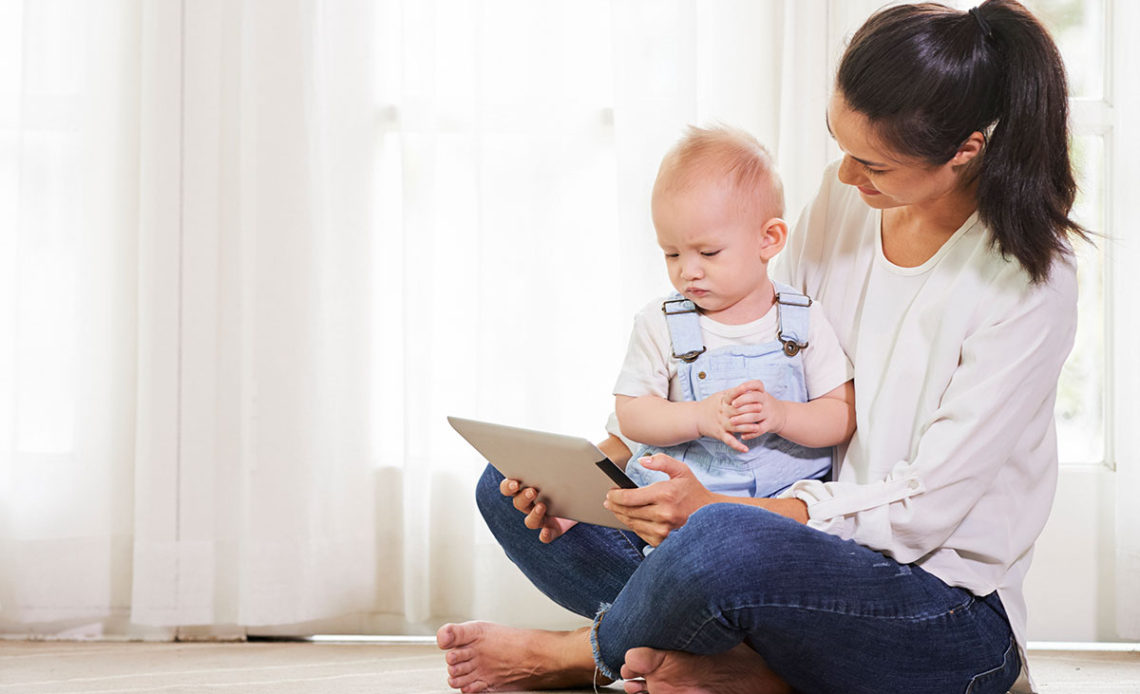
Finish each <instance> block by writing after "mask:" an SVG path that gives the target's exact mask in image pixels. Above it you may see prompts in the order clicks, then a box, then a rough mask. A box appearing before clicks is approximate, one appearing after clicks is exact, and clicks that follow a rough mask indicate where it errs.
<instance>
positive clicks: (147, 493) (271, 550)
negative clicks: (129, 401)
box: [132, 0, 377, 626]
mask: <svg viewBox="0 0 1140 694" xmlns="http://www.w3.org/2000/svg"><path fill="white" fill-rule="evenodd" d="M148 10H150V11H155V12H163V10H167V11H168V12H169V15H165V14H164V15H163V16H162V17H160V18H157V20H156V23H155V29H156V31H157V32H160V33H161V32H165V31H169V33H170V34H171V35H169V36H167V35H160V36H156V39H157V40H159V41H161V42H163V43H168V42H172V41H175V40H177V41H179V42H180V43H181V56H182V59H181V61H180V62H181V65H180V69H179V71H178V72H177V73H176V72H174V70H173V69H172V68H171V69H168V70H163V71H162V73H161V74H158V73H154V74H153V77H154V78H155V79H154V81H153V82H154V84H153V86H154V91H153V92H152V93H149V95H150V96H152V97H154V98H152V99H144V115H143V117H144V120H147V119H150V120H151V121H153V124H154V128H155V129H156V130H164V129H168V130H169V132H166V133H165V134H164V135H163V136H161V137H160V138H158V141H157V142H155V143H154V144H155V148H154V149H153V150H150V149H144V161H146V160H148V159H150V160H151V161H153V162H154V163H155V165H156V166H159V167H167V168H168V169H169V174H170V175H169V176H162V175H159V176H153V177H144V189H143V192H142V197H143V199H144V200H145V199H148V198H150V197H151V195H152V194H153V199H159V200H161V199H163V198H164V197H165V195H164V194H165V193H167V192H169V193H170V194H171V195H176V196H177V197H178V199H179V204H178V205H177V206H166V205H161V206H157V209H155V210H154V214H155V217H154V218H148V219H145V220H144V225H143V228H142V234H141V235H142V237H143V238H148V239H149V240H150V243H148V246H147V249H146V250H147V252H145V253H143V254H142V255H141V257H140V273H141V274H142V275H143V276H144V282H143V283H142V284H143V285H145V286H147V287H150V288H152V289H159V290H160V291H156V292H154V293H153V295H152V296H151V297H150V298H149V299H148V300H147V301H146V303H145V305H144V306H145V308H144V310H143V311H142V312H141V313H140V320H139V336H140V344H141V345H142V346H143V348H144V349H146V350H147V351H148V352H149V353H151V354H153V355H154V359H153V361H152V362H149V363H151V364H152V365H153V366H154V367H155V369H154V371H153V372H146V371H143V372H141V373H140V380H141V381H142V382H143V383H144V384H145V385H148V386H150V388H149V389H148V388H146V387H144V388H143V389H142V390H141V391H140V403H139V409H140V413H142V412H146V413H149V414H148V416H149V417H153V418H154V420H153V421H149V422H148V423H147V426H144V427H140V430H141V437H140V445H139V455H138V457H137V459H136V495H137V497H138V498H139V499H140V503H138V504H137V505H136V517H135V530H136V535H135V555H134V561H135V576H136V580H135V582H134V594H133V600H132V608H133V620H134V621H135V622H138V623H143V624H162V625H186V624H240V625H245V626H254V625H264V624H281V623H295V622H305V621H309V620H313V619H317V618H322V617H327V616H330V615H338V614H345V613H351V612H359V611H365V610H368V609H370V608H371V606H372V603H373V597H374V592H375V575H376V568H377V567H376V566H375V565H374V563H373V556H374V553H375V540H374V526H373V503H374V500H373V489H372V484H373V479H372V468H373V465H374V462H375V461H374V460H373V458H372V455H371V452H370V447H369V429H368V427H369V420H370V417H371V402H370V397H369V392H368V383H369V374H370V371H371V369H372V363H371V361H370V353H371V350H372V336H371V334H370V322H369V317H370V315H371V311H372V308H371V292H370V274H369V273H370V271H371V269H372V268H371V264H370V258H371V254H372V240H371V233H372V227H371V203H370V199H369V196H370V194H371V189H372V186H371V170H372V159H371V156H370V154H369V152H368V150H367V147H366V145H367V143H368V142H369V141H370V140H371V138H372V136H373V121H372V118H371V106H372V104H371V100H370V98H369V93H370V86H371V66H372V61H371V54H370V42H369V36H368V34H367V30H368V28H369V23H368V22H367V21H361V20H365V19H366V18H367V12H368V5H367V3H364V2H358V3H349V2H329V3H323V2H315V1H314V2H296V3H289V4H281V3H277V2H266V1H248V2H242V3H228V2H221V1H220V0H219V1H218V2H195V3H185V4H182V5H177V4H175V3H171V6H169V7H165V8H161V9H159V8H157V6H156V5H149V6H148ZM176 10H177V12H176ZM173 25H177V26H176V27H175V26H173ZM175 29H177V31H176V30H175ZM158 69H159V70H161V66H159V67H158ZM148 74H150V73H148ZM159 92H166V93H165V94H160V93H159ZM172 100H175V101H177V102H180V103H181V109H180V117H177V118H171V117H169V114H168V113H167V112H166V108H167V104H169V103H170V102H171V101H172ZM144 130H145V127H144ZM172 141H175V142H177V143H178V148H177V149H176V150H175V149H173V148H170V147H168V146H167V145H169V144H170V143H171V142H172ZM168 154H169V155H171V157H170V158H167V156H166V155H168ZM175 154H177V156H173V155H175ZM140 293H142V290H141V289H140Z"/></svg>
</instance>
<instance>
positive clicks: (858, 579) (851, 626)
mask: <svg viewBox="0 0 1140 694" xmlns="http://www.w3.org/2000/svg"><path fill="white" fill-rule="evenodd" d="M500 480H502V476H501V475H500V474H499V473H498V472H497V471H496V470H495V469H494V468H492V467H489V466H488V468H487V470H486V471H485V472H484V474H483V477H482V479H481V480H480V481H479V485H478V489H477V492H476V500H477V502H478V505H479V509H480V511H481V512H482V514H483V517H484V518H485V519H486V521H487V525H488V526H489V527H490V529H491V532H492V533H493V534H494V535H495V537H496V539H497V540H498V541H499V544H501V545H502V547H503V549H504V550H505V551H506V553H507V556H508V557H509V558H510V559H511V561H513V562H514V563H515V564H516V565H517V566H518V567H519V568H520V569H521V570H522V571H523V573H524V574H526V576H527V577H528V578H529V579H530V580H531V582H532V583H534V585H535V586H536V587H537V588H538V589H539V590H541V591H542V592H543V593H545V594H546V595H547V596H549V597H550V599H552V600H554V601H555V602H556V603H558V604H559V605H562V606H563V607H565V608H567V609H569V610H571V611H573V612H576V613H578V614H580V615H583V616H585V617H592V618H594V620H595V626H594V633H593V638H594V650H595V655H596V659H597V663H598V667H599V669H601V671H602V672H603V673H605V674H606V675H608V676H610V677H615V676H616V675H617V673H619V672H620V670H621V666H622V664H623V662H624V658H625V652H626V651H627V650H628V649H630V648H634V647H637V646H650V647H653V648H660V649H667V650H680V651H687V652H690V653H698V654H713V653H721V652H723V651H727V650H729V649H731V648H732V647H734V646H736V645H737V644H739V643H741V642H744V643H746V644H747V645H748V646H750V647H751V648H753V649H754V650H755V651H756V652H757V653H759V654H760V655H761V656H762V657H763V658H764V660H765V661H766V662H767V663H768V665H769V667H771V668H772V670H774V671H775V672H776V673H778V674H779V675H780V676H781V677H783V678H784V680H785V681H787V682H788V684H790V685H791V686H792V687H793V688H794V689H796V690H797V691H799V692H802V693H804V694H816V693H830V692H843V693H845V694H858V693H860V692H867V693H874V694H884V693H887V692H906V693H907V694H923V693H927V692H929V693H930V694H935V693H937V694H943V693H946V692H961V693H967V694H990V693H995V692H996V693H999V694H1000V693H1003V692H1005V691H1007V690H1008V689H1009V687H1010V686H1011V685H1012V684H1013V682H1014V680H1016V679H1017V675H1018V673H1019V672H1020V668H1021V663H1020V659H1019V656H1018V652H1017V646H1016V644H1015V643H1014V640H1013V635H1012V632H1011V630H1010V626H1009V621H1008V620H1007V618H1006V615H1005V609H1004V608H1003V607H1002V604H1001V601H1000V600H999V599H998V597H997V594H996V593H991V594H990V595H987V596H985V597H977V596H975V595H973V594H971V593H970V592H969V591H967V590H964V589H962V588H953V587H950V586H948V585H946V584H945V583H943V582H942V580H941V579H939V578H937V577H935V576H933V575H931V574H929V573H927V572H925V571H923V570H922V569H921V568H919V567H917V566H914V565H907V564H899V563H898V562H896V561H894V560H892V559H890V558H889V557H886V556H884V555H882V554H880V553H878V552H875V551H872V550H870V549H867V548H866V547H863V546H861V545H858V544H856V543H854V542H851V541H848V540H842V539H839V538H837V537H834V536H832V535H829V534H827V533H823V532H820V531H817V530H814V529H811V528H808V527H806V526H803V525H800V524H799V523H796V522H794V521H792V520H789V519H787V518H784V517H782V516H779V515H776V514H773V513H770V512H768V511H765V510H763V509H759V508H756V507H753V506H745V505H741V504H713V505H711V506H706V507H705V508H702V509H701V510H699V511H697V512H696V513H694V514H693V515H692V516H691V517H690V518H689V521H688V522H687V523H686V524H685V526H684V527H682V528H681V529H679V530H676V531H674V532H673V533H672V534H671V535H670V536H669V537H668V538H667V539H666V540H665V541H664V542H663V543H661V545H660V546H659V547H657V548H656V550H655V551H653V552H651V553H650V554H649V556H648V557H645V556H643V555H642V553H641V549H642V548H644V546H645V543H644V542H643V541H642V540H641V539H639V538H638V537H637V536H636V535H634V534H633V533H630V532H626V531H619V530H614V529H612V528H603V527H599V526H595V525H587V524H578V525H576V526H574V527H573V528H571V529H570V530H569V531H567V533H566V534H565V535H563V536H562V537H560V538H559V539H557V540H555V541H554V542H552V543H550V544H549V545H546V544H542V543H541V542H539V541H538V537H537V535H538V533H537V531H534V530H528V529H527V528H526V526H524V525H523V516H522V514H521V513H519V512H518V511H517V510H515V508H514V507H513V506H512V505H511V501H510V499H509V498H508V497H505V496H503V495H501V494H500V493H499V481H500Z"/></svg>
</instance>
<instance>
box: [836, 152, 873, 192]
mask: <svg viewBox="0 0 1140 694" xmlns="http://www.w3.org/2000/svg"><path fill="white" fill-rule="evenodd" d="M839 181H840V183H846V184H847V185H849V186H857V185H860V184H863V183H866V182H867V177H866V176H865V175H863V173H862V172H861V171H860V170H859V162H857V161H855V160H854V159H852V158H851V155H848V154H844V155H843V160H842V161H841V162H839Z"/></svg>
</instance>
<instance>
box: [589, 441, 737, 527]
mask: <svg viewBox="0 0 1140 694" xmlns="http://www.w3.org/2000/svg"><path fill="white" fill-rule="evenodd" d="M641 464H642V466H644V467H645V468H646V469H647V470H659V471H661V472H664V473H665V474H667V475H669V479H667V480H663V481H661V482H654V483H653V484H651V485H649V486H647V487H640V488H638V489H611V490H610V492H609V493H608V494H606V503H605V507H606V508H608V509H609V510H610V511H611V512H612V513H613V514H614V516H616V517H617V519H618V520H620V521H621V522H622V523H625V524H626V525H627V526H629V528H630V529H631V530H633V532H635V533H637V535H638V536H639V537H640V538H641V539H643V540H645V541H646V542H648V543H649V544H650V545H652V546H654V547H656V546H657V545H659V544H661V543H662V541H664V540H665V538H666V537H668V536H669V533H671V532H673V531H674V530H676V529H677V528H680V527H681V526H682V525H684V524H685V522H686V521H688V520H689V516H691V515H692V514H693V513H694V512H695V511H696V510H697V509H699V508H701V507H702V506H707V505H708V504H711V503H715V502H717V501H719V500H720V499H719V498H718V496H717V495H716V494H714V493H712V492H710V491H709V490H708V489H707V488H705V486H704V485H703V484H701V482H700V480H698V479H697V478H696V476H695V475H693V471H692V470H690V469H689V466H688V465H685V464H684V463H682V462H681V461H679V460H676V459H674V458H670V457H669V456H667V455H665V454H663V453H658V454H657V455H654V456H653V457H651V458H643V459H642V460H641Z"/></svg>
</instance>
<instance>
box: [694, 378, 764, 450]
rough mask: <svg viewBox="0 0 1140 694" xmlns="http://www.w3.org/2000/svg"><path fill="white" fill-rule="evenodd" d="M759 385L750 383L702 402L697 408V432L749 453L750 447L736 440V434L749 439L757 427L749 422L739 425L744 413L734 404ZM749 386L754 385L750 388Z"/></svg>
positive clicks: (754, 382) (714, 395)
mask: <svg viewBox="0 0 1140 694" xmlns="http://www.w3.org/2000/svg"><path fill="white" fill-rule="evenodd" d="M758 383H760V382H759V381H749V382H748V383H744V384H741V385H739V386H736V387H735V388H729V389H727V390H722V391H720V392H719V393H714V394H712V395H710V396H709V397H707V398H705V399H704V400H701V401H700V402H699V403H698V407H697V413H698V414H697V431H698V432H699V433H700V435H701V436H708V437H709V438H713V439H716V440H718V441H722V442H724V444H725V445H726V446H728V447H730V448H732V449H734V450H737V451H740V452H741V453H747V452H748V446H746V445H744V444H743V443H741V442H740V440H738V439H737V438H736V434H745V435H746V436H745V438H748V436H747V434H751V433H753V432H755V431H756V425H755V424H754V423H752V422H747V421H745V422H741V423H738V422H737V420H738V418H739V417H740V415H741V414H742V412H741V411H740V410H739V408H737V407H736V406H735V405H734V404H733V402H734V401H735V400H738V399H739V398H741V397H743V396H744V395H746V394H747V393H749V392H751V390H752V388H754V387H755V384H758ZM749 384H753V385H751V386H749ZM761 387H763V384H761ZM756 436H759V434H756Z"/></svg>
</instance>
